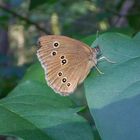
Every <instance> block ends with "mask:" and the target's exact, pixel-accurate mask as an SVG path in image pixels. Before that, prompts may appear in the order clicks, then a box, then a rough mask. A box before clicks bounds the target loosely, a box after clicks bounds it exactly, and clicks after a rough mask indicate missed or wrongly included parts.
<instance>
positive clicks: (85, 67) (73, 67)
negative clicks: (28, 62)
mask: <svg viewBox="0 0 140 140" xmlns="http://www.w3.org/2000/svg"><path fill="white" fill-rule="evenodd" d="M39 47H40V48H39V49H38V51H37V56H38V58H39V60H40V62H41V64H42V66H43V68H44V70H45V77H46V80H47V83H48V85H49V86H50V87H52V88H53V89H54V90H55V92H57V93H60V94H61V95H69V94H70V93H72V92H73V91H74V90H75V88H76V87H77V85H78V84H79V83H81V82H82V81H83V80H84V78H85V77H86V76H87V74H88V73H89V70H90V68H91V67H92V65H93V64H92V63H91V61H90V60H89V58H90V57H91V55H92V53H91V49H90V48H89V47H88V46H86V45H85V44H84V43H81V42H79V41H76V40H73V39H70V38H68V37H63V36H55V35H52V36H43V37H41V38H40V39H39Z"/></svg>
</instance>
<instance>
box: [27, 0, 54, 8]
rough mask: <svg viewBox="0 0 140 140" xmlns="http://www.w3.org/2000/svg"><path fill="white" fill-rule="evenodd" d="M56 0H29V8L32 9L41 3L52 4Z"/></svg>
mask: <svg viewBox="0 0 140 140" xmlns="http://www.w3.org/2000/svg"><path fill="white" fill-rule="evenodd" d="M54 2H56V0H31V2H30V6H29V9H30V10H32V9H34V8H36V7H38V6H40V5H42V4H46V3H47V4H53V3H54Z"/></svg>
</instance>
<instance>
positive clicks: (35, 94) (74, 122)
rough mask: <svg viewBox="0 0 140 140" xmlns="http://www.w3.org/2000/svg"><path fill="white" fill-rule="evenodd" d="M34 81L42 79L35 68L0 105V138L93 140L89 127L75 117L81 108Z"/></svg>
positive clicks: (37, 68)
mask: <svg viewBox="0 0 140 140" xmlns="http://www.w3.org/2000/svg"><path fill="white" fill-rule="evenodd" d="M39 67H40V68H39ZM37 70H38V72H37ZM35 77H42V68H41V66H39V65H38V64H35V65H33V66H32V67H31V68H30V69H29V70H28V71H27V74H26V75H25V78H24V80H22V82H21V83H20V84H19V85H18V86H17V87H16V88H15V89H14V90H13V91H12V92H11V93H10V94H9V96H7V97H6V98H4V99H3V100H1V101H0V134H2V135H15V136H18V137H21V138H24V139H25V140H47V139H56V140H63V139H65V140H81V139H82V140H92V139H93V133H92V129H91V127H90V126H89V124H88V122H87V121H86V120H85V119H84V118H82V117H81V116H79V115H78V114H77V112H78V111H79V109H80V108H77V107H76V106H75V104H74V103H73V102H72V101H71V100H70V99H69V98H68V97H62V96H60V95H58V94H55V93H54V92H53V91H52V90H51V89H50V88H49V87H48V86H47V84H46V83H44V82H43V79H42V78H41V79H40V78H35ZM28 79H30V80H28Z"/></svg>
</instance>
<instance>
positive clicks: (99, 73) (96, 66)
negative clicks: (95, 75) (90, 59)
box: [95, 65, 104, 74]
mask: <svg viewBox="0 0 140 140" xmlns="http://www.w3.org/2000/svg"><path fill="white" fill-rule="evenodd" d="M95 68H96V70H97V71H98V72H99V74H104V73H103V72H101V71H100V70H99V68H98V67H97V66H96V65H95Z"/></svg>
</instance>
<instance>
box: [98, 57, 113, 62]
mask: <svg viewBox="0 0 140 140" xmlns="http://www.w3.org/2000/svg"><path fill="white" fill-rule="evenodd" d="M102 60H106V61H107V62H109V63H113V64H114V63H116V62H114V61H112V60H110V59H108V58H107V57H105V56H102V57H100V58H99V59H98V62H99V61H102Z"/></svg>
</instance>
